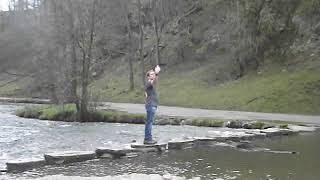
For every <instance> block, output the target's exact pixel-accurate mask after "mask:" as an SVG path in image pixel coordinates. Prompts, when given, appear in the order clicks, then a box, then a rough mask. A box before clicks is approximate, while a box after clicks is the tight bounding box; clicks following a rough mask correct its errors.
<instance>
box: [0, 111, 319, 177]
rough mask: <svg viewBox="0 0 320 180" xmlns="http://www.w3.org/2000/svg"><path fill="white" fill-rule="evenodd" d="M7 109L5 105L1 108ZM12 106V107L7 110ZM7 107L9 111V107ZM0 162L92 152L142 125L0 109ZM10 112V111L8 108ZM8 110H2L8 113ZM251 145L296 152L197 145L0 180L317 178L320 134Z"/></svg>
mask: <svg viewBox="0 0 320 180" xmlns="http://www.w3.org/2000/svg"><path fill="white" fill-rule="evenodd" d="M6 108H7V107H6ZM12 108H13V107H12ZM12 108H11V109H12ZM0 109H1V110H0V112H1V113H2V114H0V116H1V117H0V118H1V119H0V121H1V124H0V130H1V131H0V141H1V145H0V148H1V154H0V163H2V164H4V162H6V161H7V160H10V159H14V158H21V157H28V156H33V157H34V156H39V155H42V154H43V153H47V152H55V151H61V150H94V149H95V148H96V147H99V146H103V145H105V144H108V143H112V142H120V143H127V142H130V141H131V140H132V139H139V138H141V135H142V134H143V126H142V125H125V124H103V123H89V124H80V123H73V124H71V123H63V122H49V121H38V120H26V119H21V118H17V117H15V116H11V115H9V113H6V111H4V110H3V109H5V108H4V107H3V106H0ZM7 109H9V110H10V108H7ZM9 110H8V111H7V112H9ZM207 130H211V129H210V128H198V127H192V128H189V127H188V128H185V127H179V126H157V127H155V129H154V133H155V136H156V137H158V138H160V137H161V138H163V139H169V138H172V137H176V136H185V135H190V136H202V135H205V133H204V132H206V131H207ZM255 144H256V145H258V146H262V147H267V148H270V149H276V150H292V151H297V152H299V154H275V153H264V152H242V151H238V150H236V149H234V148H230V147H222V146H214V147H199V148H195V149H186V150H179V151H169V152H166V153H163V154H145V155H143V156H139V157H136V158H132V159H117V160H108V159H101V160H92V161H87V162H81V163H73V164H69V165H61V166H47V167H43V168H38V169H33V170H29V171H26V172H23V173H17V174H5V175H2V176H1V175H0V179H1V178H3V179H25V178H34V177H41V176H48V175H58V174H62V175H66V176H79V175H80V176H107V175H121V174H129V173H142V174H154V173H157V174H162V175H163V174H167V173H169V174H173V175H178V176H185V177H187V178H192V177H201V178H202V179H218V178H221V179H249V180H250V179H281V180H282V179H290V180H291V179H297V180H300V179H308V180H317V179H319V177H320V171H319V167H320V156H319V152H320V133H319V132H317V133H310V134H302V135H299V136H288V137H282V138H276V139H264V140H256V141H255Z"/></svg>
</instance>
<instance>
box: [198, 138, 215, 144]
mask: <svg viewBox="0 0 320 180" xmlns="http://www.w3.org/2000/svg"><path fill="white" fill-rule="evenodd" d="M194 139H195V143H196V144H197V145H212V144H213V143H216V142H217V139H216V138H211V137H195V138H194Z"/></svg>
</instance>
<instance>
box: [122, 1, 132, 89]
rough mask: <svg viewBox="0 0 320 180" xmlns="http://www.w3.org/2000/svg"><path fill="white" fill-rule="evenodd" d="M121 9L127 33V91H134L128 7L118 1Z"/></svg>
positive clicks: (123, 2)
mask: <svg viewBox="0 0 320 180" xmlns="http://www.w3.org/2000/svg"><path fill="white" fill-rule="evenodd" d="M120 5H121V9H122V11H123V15H124V18H125V21H126V27H127V31H128V41H129V47H128V48H129V50H128V54H127V59H128V65H129V89H130V90H133V89H134V77H133V64H132V58H133V55H134V53H133V52H134V50H133V48H134V47H133V46H134V45H133V37H132V29H131V24H130V18H129V9H128V5H127V3H126V2H125V1H123V0H121V1H120Z"/></svg>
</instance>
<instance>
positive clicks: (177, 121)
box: [16, 105, 304, 129]
mask: <svg viewBox="0 0 320 180" xmlns="http://www.w3.org/2000/svg"><path fill="white" fill-rule="evenodd" d="M16 115H17V116H19V117H24V118H33V119H40V120H51V121H65V122H75V121H76V110H75V106H74V105H64V106H60V105H42V106H32V107H25V108H24V109H20V110H18V111H16ZM145 119H146V117H145V114H142V113H141V114H139V113H128V112H123V111H117V110H112V109H107V110H95V111H91V112H89V113H88V116H87V119H86V120H84V121H82V122H107V123H132V124H144V123H145ZM290 123H291V124H298V125H304V124H303V123H292V122H286V121H263V120H259V121H249V120H232V119H229V120H228V119H217V118H203V117H179V116H164V115H160V116H157V117H156V118H155V122H154V124H155V125H190V126H203V127H229V128H245V129H266V128H272V127H279V128H283V129H285V128H287V127H288V124H290Z"/></svg>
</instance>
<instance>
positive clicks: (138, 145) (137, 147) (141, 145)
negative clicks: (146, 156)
mask: <svg viewBox="0 0 320 180" xmlns="http://www.w3.org/2000/svg"><path fill="white" fill-rule="evenodd" d="M131 147H132V148H136V149H140V148H157V147H162V148H166V147H167V143H157V144H143V143H132V144H131Z"/></svg>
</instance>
